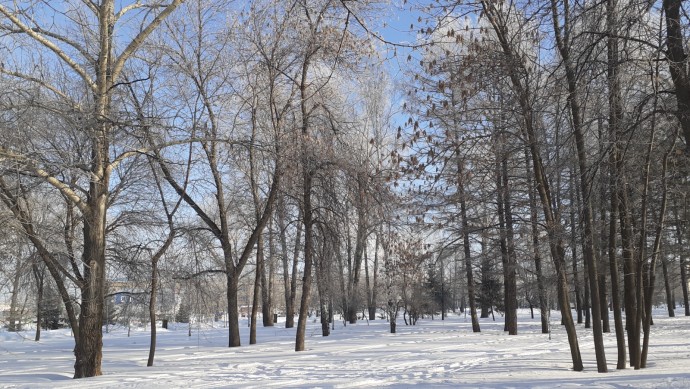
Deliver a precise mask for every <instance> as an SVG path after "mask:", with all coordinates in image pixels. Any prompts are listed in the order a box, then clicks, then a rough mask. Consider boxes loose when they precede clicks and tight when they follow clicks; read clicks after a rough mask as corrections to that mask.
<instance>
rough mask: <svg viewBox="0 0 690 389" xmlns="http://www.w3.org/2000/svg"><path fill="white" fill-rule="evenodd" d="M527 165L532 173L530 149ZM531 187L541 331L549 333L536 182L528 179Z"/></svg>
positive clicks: (533, 240)
mask: <svg viewBox="0 0 690 389" xmlns="http://www.w3.org/2000/svg"><path fill="white" fill-rule="evenodd" d="M525 166H527V174H528V175H531V174H532V168H531V167H530V164H529V151H528V150H527V149H525ZM528 181H529V183H528V185H529V189H528V196H529V210H530V227H531V233H532V255H533V257H534V271H535V273H536V275H537V290H538V293H539V313H540V316H541V333H542V334H548V333H549V312H548V309H549V307H548V305H547V304H548V302H547V300H546V286H545V282H544V274H543V271H542V268H541V252H540V247H539V246H540V244H539V221H538V219H537V218H538V216H537V200H536V198H535V197H536V194H535V193H534V182H533V181H532V180H528Z"/></svg>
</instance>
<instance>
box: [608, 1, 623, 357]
mask: <svg viewBox="0 0 690 389" xmlns="http://www.w3.org/2000/svg"><path fill="white" fill-rule="evenodd" d="M606 30H607V33H608V37H607V41H606V42H607V43H606V46H607V75H606V76H607V84H608V87H609V88H608V89H609V93H608V103H609V118H608V119H609V140H610V143H611V150H610V152H609V153H610V154H609V164H608V166H609V193H608V195H609V197H610V198H611V209H610V217H609V234H608V238H609V239H608V256H609V274H610V276H611V300H612V301H611V303H612V305H613V319H614V324H615V328H616V345H617V349H618V359H617V363H616V369H625V368H626V365H627V363H626V362H627V358H626V349H625V334H624V330H625V329H624V326H623V317H622V316H623V315H622V302H621V291H620V278H619V277H620V268H619V264H618V255H617V252H618V245H617V243H616V237H617V228H616V225H617V223H618V220H617V219H618V218H619V217H620V215H619V199H620V196H619V195H618V194H619V193H620V190H621V189H620V186H621V181H620V179H621V173H622V172H621V170H620V169H621V166H622V161H621V156H620V152H619V150H618V141H619V134H620V126H621V124H620V122H621V119H622V117H623V107H622V100H621V90H620V78H619V76H618V74H619V60H618V8H617V0H607V2H606ZM621 220H622V219H621ZM626 287H627V285H626ZM626 305H627V302H626ZM626 320H627V315H626Z"/></svg>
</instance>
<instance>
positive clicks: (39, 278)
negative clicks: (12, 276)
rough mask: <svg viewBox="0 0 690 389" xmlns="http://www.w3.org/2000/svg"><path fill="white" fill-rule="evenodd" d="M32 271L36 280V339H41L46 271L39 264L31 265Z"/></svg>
mask: <svg viewBox="0 0 690 389" xmlns="http://www.w3.org/2000/svg"><path fill="white" fill-rule="evenodd" d="M31 271H32V273H33V276H34V279H35V280H36V335H35V337H34V341H36V342H38V341H39V340H41V324H42V323H41V322H42V321H43V309H42V308H43V287H44V281H45V272H44V271H43V270H42V269H39V267H38V264H36V263H33V264H32V265H31Z"/></svg>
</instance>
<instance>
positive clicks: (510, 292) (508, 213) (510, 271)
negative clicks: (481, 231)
mask: <svg viewBox="0 0 690 389" xmlns="http://www.w3.org/2000/svg"><path fill="white" fill-rule="evenodd" d="M501 176H502V179H503V203H504V211H505V222H506V243H507V244H508V262H507V265H508V266H507V269H506V270H504V274H505V275H507V276H508V277H507V278H505V279H504V282H505V290H506V292H507V298H506V307H505V309H506V323H507V324H508V334H509V335H517V258H516V254H515V231H514V229H513V207H512V201H511V198H510V185H509V181H508V155H507V154H506V155H504V158H503V160H502V161H501Z"/></svg>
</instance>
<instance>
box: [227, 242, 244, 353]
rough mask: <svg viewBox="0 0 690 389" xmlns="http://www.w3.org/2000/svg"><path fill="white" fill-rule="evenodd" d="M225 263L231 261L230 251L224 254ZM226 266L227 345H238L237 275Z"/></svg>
mask: <svg viewBox="0 0 690 389" xmlns="http://www.w3.org/2000/svg"><path fill="white" fill-rule="evenodd" d="M225 261H226V263H227V262H228V261H232V258H230V253H227V254H226V259H225ZM226 268H227V274H226V283H227V286H228V290H227V299H228V347H239V346H240V343H241V342H240V315H239V313H238V311H237V294H238V292H239V275H236V274H235V273H234V271H233V270H232V267H228V266H227V265H226Z"/></svg>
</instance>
